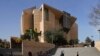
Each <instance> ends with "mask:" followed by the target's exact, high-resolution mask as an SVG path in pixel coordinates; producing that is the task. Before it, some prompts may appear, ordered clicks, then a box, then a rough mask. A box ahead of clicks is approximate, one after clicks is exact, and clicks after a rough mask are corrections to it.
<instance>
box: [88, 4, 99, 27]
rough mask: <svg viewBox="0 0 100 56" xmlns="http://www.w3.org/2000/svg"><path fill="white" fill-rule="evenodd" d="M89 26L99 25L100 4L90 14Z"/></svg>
mask: <svg viewBox="0 0 100 56" xmlns="http://www.w3.org/2000/svg"><path fill="white" fill-rule="evenodd" d="M89 17H90V22H89V23H90V24H91V25H93V26H98V25H100V4H97V6H96V7H94V8H93V10H92V12H91V13H90V16H89Z"/></svg>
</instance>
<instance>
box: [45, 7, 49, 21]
mask: <svg viewBox="0 0 100 56" xmlns="http://www.w3.org/2000/svg"><path fill="white" fill-rule="evenodd" d="M45 19H46V20H47V21H48V20H49V11H48V9H46V8H45Z"/></svg>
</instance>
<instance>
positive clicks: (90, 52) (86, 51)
mask: <svg viewBox="0 0 100 56" xmlns="http://www.w3.org/2000/svg"><path fill="white" fill-rule="evenodd" d="M61 52H63V53H64V56H77V52H78V54H79V56H100V51H98V50H97V49H96V48H95V47H78V48H58V49H57V51H56V52H55V54H54V55H52V56H60V55H61Z"/></svg>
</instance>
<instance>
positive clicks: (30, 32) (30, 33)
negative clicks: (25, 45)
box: [21, 29, 41, 41]
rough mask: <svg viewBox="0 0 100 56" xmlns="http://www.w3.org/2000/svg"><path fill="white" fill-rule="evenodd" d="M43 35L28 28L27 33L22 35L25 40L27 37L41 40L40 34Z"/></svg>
mask: <svg viewBox="0 0 100 56" xmlns="http://www.w3.org/2000/svg"><path fill="white" fill-rule="evenodd" d="M39 35H41V32H39V33H38V32H37V30H33V29H28V30H26V32H25V34H24V35H22V36H21V38H22V39H23V40H26V39H29V40H30V39H34V40H35V41H39V39H38V36H39Z"/></svg>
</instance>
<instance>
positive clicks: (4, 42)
mask: <svg viewBox="0 0 100 56" xmlns="http://www.w3.org/2000/svg"><path fill="white" fill-rule="evenodd" d="M0 48H10V42H9V41H7V40H6V39H5V40H2V39H0Z"/></svg>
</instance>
